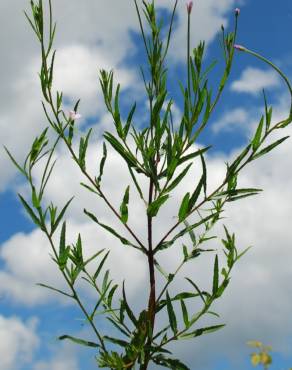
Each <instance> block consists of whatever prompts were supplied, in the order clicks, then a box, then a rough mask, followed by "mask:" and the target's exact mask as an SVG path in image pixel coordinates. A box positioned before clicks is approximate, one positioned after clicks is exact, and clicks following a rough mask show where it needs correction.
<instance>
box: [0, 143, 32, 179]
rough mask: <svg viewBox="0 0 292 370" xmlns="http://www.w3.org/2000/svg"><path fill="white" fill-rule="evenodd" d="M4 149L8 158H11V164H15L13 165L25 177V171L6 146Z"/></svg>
mask: <svg viewBox="0 0 292 370" xmlns="http://www.w3.org/2000/svg"><path fill="white" fill-rule="evenodd" d="M4 149H5V151H6V153H7V154H8V156H9V158H10V159H11V161H12V162H13V164H14V165H15V167H16V168H17V169H18V170H19V171H20V172H21V173H22V174H23V175H24V176H25V177H26V176H27V175H26V173H25V171H24V170H23V168H21V167H20V165H19V164H18V163H17V162H16V160H15V159H14V157H13V156H12V154H11V153H10V152H9V150H8V149H7V148H6V146H4Z"/></svg>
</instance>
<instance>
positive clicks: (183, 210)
mask: <svg viewBox="0 0 292 370" xmlns="http://www.w3.org/2000/svg"><path fill="white" fill-rule="evenodd" d="M189 201H190V193H186V194H185V196H184V197H183V200H182V202H181V205H180V207H179V211H178V220H179V222H182V221H183V220H184V219H185V218H186V216H187V214H188V210H189Z"/></svg>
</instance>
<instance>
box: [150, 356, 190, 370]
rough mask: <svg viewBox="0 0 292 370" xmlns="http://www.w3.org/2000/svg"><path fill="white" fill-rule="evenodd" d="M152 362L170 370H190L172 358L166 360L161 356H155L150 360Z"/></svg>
mask: <svg viewBox="0 0 292 370" xmlns="http://www.w3.org/2000/svg"><path fill="white" fill-rule="evenodd" d="M152 360H153V362H155V363H156V364H157V365H160V366H166V367H168V368H169V369H172V370H190V368H189V367H187V366H186V365H185V364H183V363H182V362H181V361H180V360H177V359H173V358H166V357H165V356H163V355H162V354H159V355H158V356H155V357H153V358H152Z"/></svg>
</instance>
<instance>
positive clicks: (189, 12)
mask: <svg viewBox="0 0 292 370" xmlns="http://www.w3.org/2000/svg"><path fill="white" fill-rule="evenodd" d="M192 8H193V2H192V1H189V2H188V3H187V11H188V14H191V11H192Z"/></svg>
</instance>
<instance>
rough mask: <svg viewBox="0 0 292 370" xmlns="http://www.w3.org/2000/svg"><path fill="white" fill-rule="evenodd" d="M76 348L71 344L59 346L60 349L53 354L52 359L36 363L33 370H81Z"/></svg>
mask: <svg viewBox="0 0 292 370" xmlns="http://www.w3.org/2000/svg"><path fill="white" fill-rule="evenodd" d="M76 352H78V350H77V351H76V347H75V346H74V345H72V344H71V343H70V344H68V345H63V344H61V345H60V344H59V345H58V349H57V350H56V348H55V351H54V352H53V353H52V355H51V358H50V359H49V360H46V361H36V362H35V363H34V365H32V370H68V369H70V370H79V369H80V368H79V365H78V360H77V358H76Z"/></svg>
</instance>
